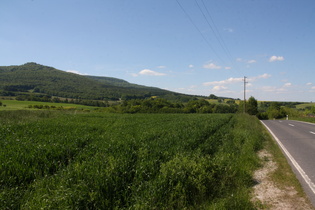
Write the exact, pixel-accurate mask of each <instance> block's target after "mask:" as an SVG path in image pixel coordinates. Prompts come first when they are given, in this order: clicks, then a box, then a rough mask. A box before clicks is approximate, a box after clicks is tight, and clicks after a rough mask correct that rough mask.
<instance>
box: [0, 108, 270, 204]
mask: <svg viewBox="0 0 315 210" xmlns="http://www.w3.org/2000/svg"><path fill="white" fill-rule="evenodd" d="M262 130H263V128H262V126H261V125H260V123H259V121H258V120H257V118H256V117H253V116H249V115H243V114H239V115H237V114H108V113H79V112H78V113H75V112H69V111H49V110H37V111H27V110H23V111H22V110H21V111H1V112H0V150H1V151H0V163H1V165H0V209H185V208H186V209H253V208H254V206H255V204H253V203H252V202H251V201H250V199H251V196H250V193H251V187H252V186H253V184H254V181H253V179H252V174H253V171H254V170H255V169H257V167H259V159H258V157H257V155H256V151H257V150H259V149H261V148H262V143H263V141H264V139H265V138H267V136H265V134H264V133H265V132H262Z"/></svg>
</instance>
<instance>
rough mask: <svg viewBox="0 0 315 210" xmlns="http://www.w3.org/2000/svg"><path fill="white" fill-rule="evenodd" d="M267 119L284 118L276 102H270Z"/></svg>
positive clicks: (282, 111) (283, 112)
mask: <svg viewBox="0 0 315 210" xmlns="http://www.w3.org/2000/svg"><path fill="white" fill-rule="evenodd" d="M267 113H268V117H269V119H274V118H275V119H278V118H282V117H285V116H286V113H285V110H284V109H283V108H282V107H281V106H280V104H279V103H278V102H272V103H271V104H270V106H269V108H268V110H267Z"/></svg>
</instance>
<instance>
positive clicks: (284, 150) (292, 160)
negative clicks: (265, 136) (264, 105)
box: [260, 121, 315, 194]
mask: <svg viewBox="0 0 315 210" xmlns="http://www.w3.org/2000/svg"><path fill="white" fill-rule="evenodd" d="M260 122H262V121H260ZM262 124H263V125H264V126H265V127H266V128H267V130H268V131H269V132H270V133H271V135H272V136H273V138H274V139H275V140H276V141H277V143H278V144H279V146H280V147H281V149H282V150H283V152H284V153H285V154H286V155H287V157H288V158H289V159H290V161H291V162H292V164H293V165H294V167H295V168H296V170H297V171H298V172H299V173H300V174H301V176H302V178H303V179H304V181H305V182H306V184H307V185H308V186H309V187H310V189H311V190H312V192H313V193H314V194H315V184H314V183H313V182H312V180H311V179H310V178H309V177H308V176H307V174H306V173H305V172H304V171H303V169H302V168H301V166H300V165H299V164H298V163H297V162H296V161H295V159H294V158H293V157H292V156H291V154H290V153H289V152H288V150H287V149H286V148H285V147H284V146H283V144H282V143H281V142H280V140H279V139H278V138H277V137H276V136H275V134H274V133H273V132H272V131H271V130H270V129H269V128H268V126H267V125H266V124H265V123H263V122H262Z"/></svg>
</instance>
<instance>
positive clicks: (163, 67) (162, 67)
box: [157, 66, 166, 69]
mask: <svg viewBox="0 0 315 210" xmlns="http://www.w3.org/2000/svg"><path fill="white" fill-rule="evenodd" d="M157 68H158V69H165V68H166V66H157Z"/></svg>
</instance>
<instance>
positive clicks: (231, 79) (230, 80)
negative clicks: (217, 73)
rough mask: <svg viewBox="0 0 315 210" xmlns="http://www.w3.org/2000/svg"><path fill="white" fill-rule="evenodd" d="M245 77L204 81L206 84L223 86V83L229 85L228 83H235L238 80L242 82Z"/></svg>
mask: <svg viewBox="0 0 315 210" xmlns="http://www.w3.org/2000/svg"><path fill="white" fill-rule="evenodd" d="M242 81H243V78H242V77H239V78H233V77H230V78H228V79H226V80H221V81H213V82H205V83H203V85H204V86H212V85H213V86H223V85H228V84H233V83H237V82H242Z"/></svg>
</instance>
